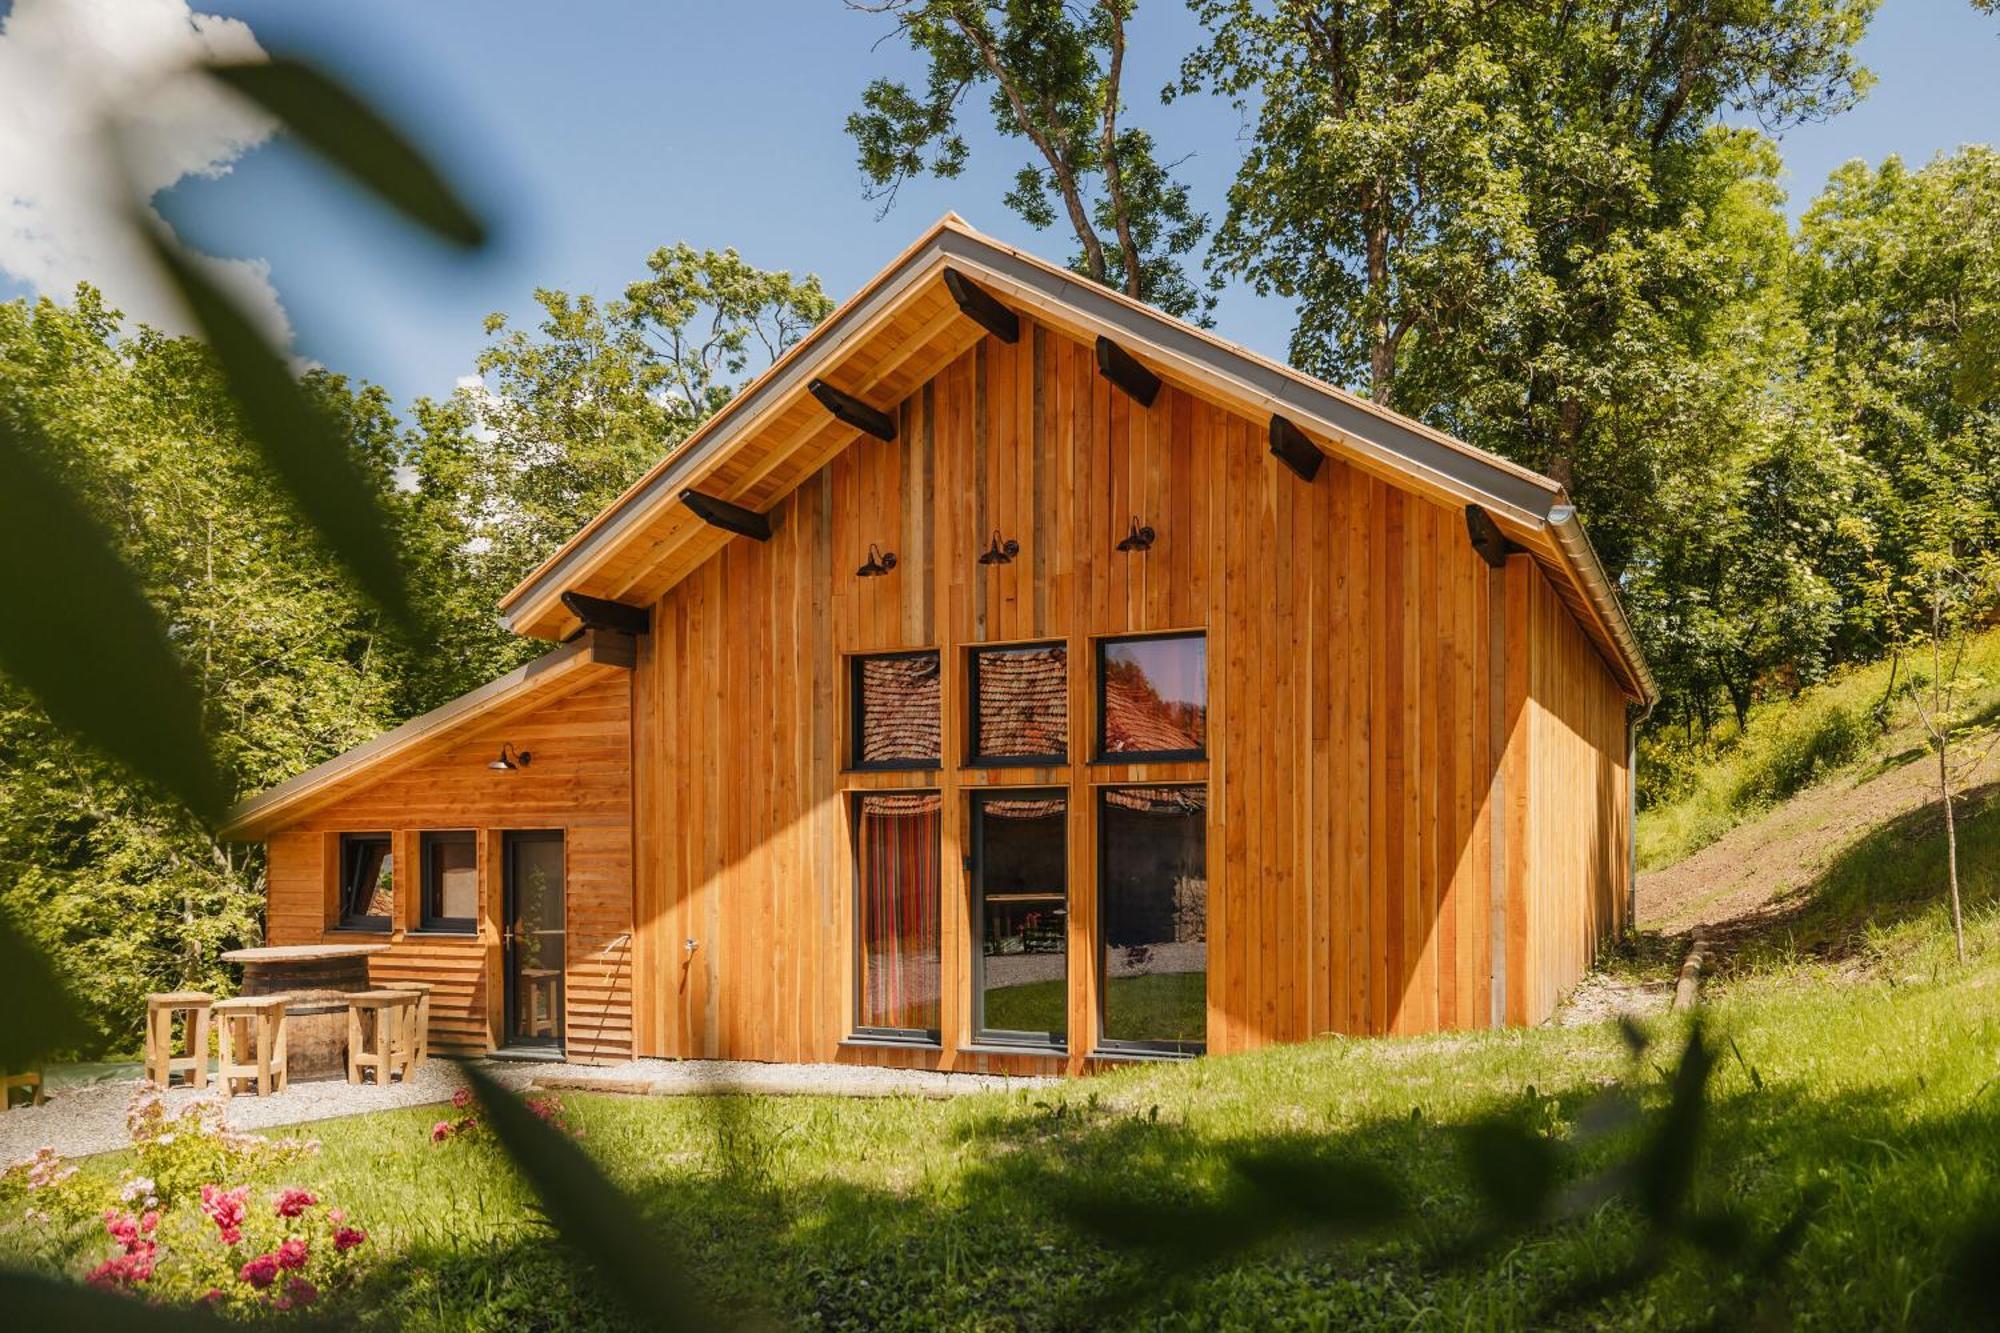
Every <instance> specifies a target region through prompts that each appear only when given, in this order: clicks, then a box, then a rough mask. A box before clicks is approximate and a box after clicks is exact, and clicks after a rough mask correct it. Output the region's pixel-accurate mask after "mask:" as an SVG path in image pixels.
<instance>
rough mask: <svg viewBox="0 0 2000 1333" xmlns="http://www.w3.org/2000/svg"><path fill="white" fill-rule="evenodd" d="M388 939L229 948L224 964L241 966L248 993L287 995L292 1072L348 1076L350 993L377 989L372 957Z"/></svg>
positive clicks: (307, 1077)
mask: <svg viewBox="0 0 2000 1333" xmlns="http://www.w3.org/2000/svg"><path fill="white" fill-rule="evenodd" d="M388 951H389V946H388V945H386V944H276V945H266V946H264V947H262V948H256V949H231V950H230V951H229V952H228V953H225V954H223V955H222V961H223V962H225V963H241V964H242V965H243V990H242V993H243V994H245V995H279V994H283V995H287V996H289V997H290V999H289V1001H288V1002H287V1003H286V1005H285V1027H286V1028H287V1030H288V1031H287V1037H286V1040H287V1044H288V1045H289V1047H290V1050H289V1052H288V1060H287V1063H288V1065H289V1069H290V1077H292V1078H295V1079H299V1080H301V1081H315V1080H321V1079H335V1078H346V1077H347V997H348V996H349V995H351V994H354V993H356V992H358V991H366V990H373V989H374V985H373V983H372V982H370V981H369V979H368V960H369V958H370V957H372V956H373V955H375V954H378V953H387V952H388Z"/></svg>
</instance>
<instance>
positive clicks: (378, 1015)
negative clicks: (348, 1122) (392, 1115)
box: [347, 990, 418, 1088]
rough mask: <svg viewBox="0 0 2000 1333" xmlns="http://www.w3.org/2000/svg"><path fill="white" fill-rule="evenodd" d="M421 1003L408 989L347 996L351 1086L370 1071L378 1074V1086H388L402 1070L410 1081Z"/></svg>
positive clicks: (370, 991) (356, 992) (349, 1080)
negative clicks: (413, 1036)
mask: <svg viewBox="0 0 2000 1333" xmlns="http://www.w3.org/2000/svg"><path fill="white" fill-rule="evenodd" d="M417 1000H418V995H417V993H416V992H415V991H408V990H364V991H355V992H353V993H352V994H350V995H349V996H348V997H347V1081H348V1082H349V1083H359V1082H361V1081H362V1079H361V1075H362V1073H363V1072H364V1071H366V1070H370V1069H372V1070H374V1071H375V1083H376V1086H378V1087H383V1088H386V1087H388V1086H389V1080H390V1079H391V1078H392V1077H393V1076H394V1075H395V1073H396V1071H398V1070H401V1071H402V1075H403V1078H404V1080H405V1081H407V1080H408V1079H409V1077H410V1037H409V1035H408V1033H409V1029H410V1027H411V1026H412V1025H414V1024H415V1022H416V1013H417ZM364 1017H365V1019H366V1020H367V1021H363V1020H364ZM371 1037H372V1038H373V1039H374V1040H373V1044H372V1045H371V1044H370V1041H369V1038H371Z"/></svg>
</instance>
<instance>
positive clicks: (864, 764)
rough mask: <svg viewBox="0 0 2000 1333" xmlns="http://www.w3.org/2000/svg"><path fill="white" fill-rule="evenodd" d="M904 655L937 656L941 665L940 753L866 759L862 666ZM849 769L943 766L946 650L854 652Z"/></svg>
mask: <svg viewBox="0 0 2000 1333" xmlns="http://www.w3.org/2000/svg"><path fill="white" fill-rule="evenodd" d="M905 657H931V658H935V659H937V668H938V719H937V723H938V726H937V737H938V752H937V757H936V758H933V759H863V758H862V757H861V747H862V744H863V741H864V739H865V722H866V719H867V710H866V709H865V708H863V707H862V703H861V668H862V664H863V663H864V662H880V661H886V660H893V659H897V658H905ZM847 729H848V737H847V771H848V772H850V773H935V772H937V771H938V770H940V769H942V768H943V767H944V653H943V651H942V650H940V649H937V648H896V649H891V650H888V651H886V652H879V653H851V654H849V655H848V658H847Z"/></svg>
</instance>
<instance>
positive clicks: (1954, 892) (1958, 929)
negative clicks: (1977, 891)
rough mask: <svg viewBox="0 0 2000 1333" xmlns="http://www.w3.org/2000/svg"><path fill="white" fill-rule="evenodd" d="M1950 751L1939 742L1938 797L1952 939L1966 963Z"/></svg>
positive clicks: (1960, 960)
mask: <svg viewBox="0 0 2000 1333" xmlns="http://www.w3.org/2000/svg"><path fill="white" fill-rule="evenodd" d="M1947 753H1948V751H1947V750H1946V748H1945V743H1944V741H1943V740H1941V739H1940V740H1939V741H1938V795H1940V796H1942V797H1943V798H1944V862H1945V868H1946V871H1947V873H1948V874H1949V876H1950V878H1951V939H1952V944H1953V946H1954V947H1955V948H1956V949H1957V951H1958V961H1959V962H1960V963H1963V962H1964V961H1965V915H1964V912H1963V910H1962V909H1961V908H1960V906H1959V901H1958V816H1957V814H1956V813H1955V812H1954V811H1953V809H1952V805H1951V769H1950V767H1949V766H1948V765H1947V764H1946V762H1945V757H1946V755H1947Z"/></svg>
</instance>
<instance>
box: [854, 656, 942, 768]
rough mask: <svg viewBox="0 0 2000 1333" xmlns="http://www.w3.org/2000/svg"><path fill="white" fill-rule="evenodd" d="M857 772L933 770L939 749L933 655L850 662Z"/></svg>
mask: <svg viewBox="0 0 2000 1333" xmlns="http://www.w3.org/2000/svg"><path fill="white" fill-rule="evenodd" d="M853 689H854V706H853V716H854V746H853V754H852V756H851V762H852V764H853V765H854V767H856V768H932V767H935V766H936V765H937V763H938V761H939V757H940V755H941V754H942V750H941V748H940V746H939V733H940V721H939V708H940V704H939V696H938V655H937V654H936V653H934V652H920V653H882V654H878V655H876V656H873V657H857V658H855V659H854V684H853Z"/></svg>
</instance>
